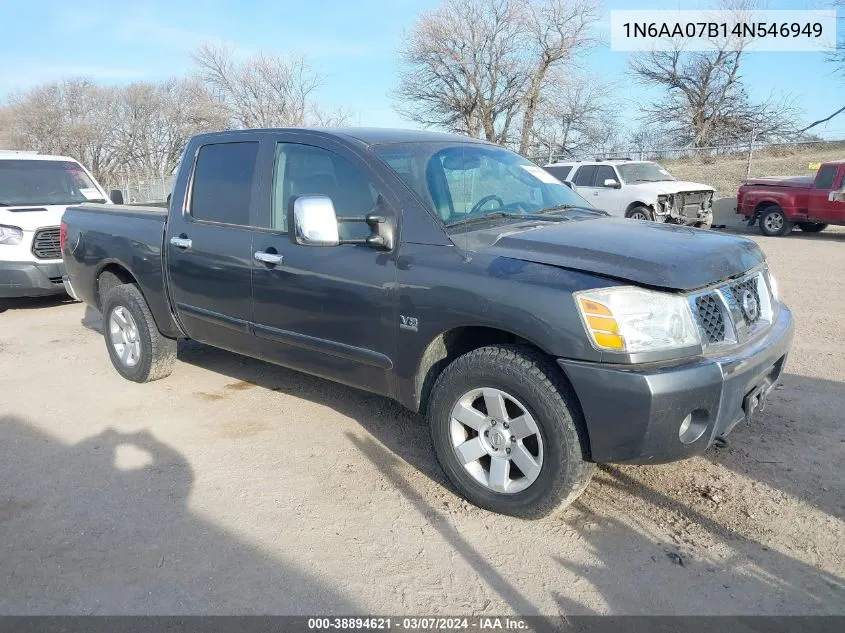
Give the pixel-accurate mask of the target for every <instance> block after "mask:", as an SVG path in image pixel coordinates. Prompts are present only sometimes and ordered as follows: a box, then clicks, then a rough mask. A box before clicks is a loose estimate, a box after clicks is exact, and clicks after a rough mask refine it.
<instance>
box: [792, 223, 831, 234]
mask: <svg viewBox="0 0 845 633" xmlns="http://www.w3.org/2000/svg"><path fill="white" fill-rule="evenodd" d="M797 226H798V228H799V229H801V230H802V231H804V233H821V232H822V231H824V230H825V229H826V228H827V226H828V225H827V224H821V223H819V222H798V223H797Z"/></svg>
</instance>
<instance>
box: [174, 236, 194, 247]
mask: <svg viewBox="0 0 845 633" xmlns="http://www.w3.org/2000/svg"><path fill="white" fill-rule="evenodd" d="M170 243H171V244H172V245H173V246H175V247H177V248H191V240H190V239H189V238H187V237H171V238H170Z"/></svg>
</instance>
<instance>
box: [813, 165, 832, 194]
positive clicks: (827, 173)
mask: <svg viewBox="0 0 845 633" xmlns="http://www.w3.org/2000/svg"><path fill="white" fill-rule="evenodd" d="M835 177H836V166H835V165H827V166H825V167H822V168H821V169H819V174H818V176H816V189H833V179H834V178H835Z"/></svg>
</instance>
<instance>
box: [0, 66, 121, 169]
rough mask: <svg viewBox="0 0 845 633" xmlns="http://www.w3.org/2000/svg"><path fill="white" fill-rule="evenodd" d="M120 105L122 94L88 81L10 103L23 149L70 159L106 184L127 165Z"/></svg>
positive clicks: (49, 88) (13, 98)
mask: <svg viewBox="0 0 845 633" xmlns="http://www.w3.org/2000/svg"><path fill="white" fill-rule="evenodd" d="M116 103H117V89H114V88H110V87H104V86H99V85H97V84H95V83H93V82H92V81H90V80H87V79H71V80H66V81H61V82H55V83H50V84H46V85H43V86H39V87H36V88H33V89H32V90H29V91H27V92H25V93H19V94H15V95H12V96H11V97H10V99H9V118H10V120H11V136H12V139H13V141H14V144H15V145H17V146H19V147H20V148H21V149H32V150H37V151H40V152H45V153H52V154H69V155H71V156H73V157H74V158H77V159H79V160H81V161H82V162H83V163H84V164H85V165H86V166H88V167H89V168H90V169H91V170H92V171H93V172H94V175H95V176H96V177H97V178H98V179H100V178H105V177H106V176H108V175H109V174H111V173H112V172H113V171H114V169H115V168H116V167H117V166H118V165H119V164H120V163H121V161H122V160H123V156H122V152H121V149H120V147H119V146H118V145H119V143H118V141H117V137H116V134H115V122H116V117H115V111H116Z"/></svg>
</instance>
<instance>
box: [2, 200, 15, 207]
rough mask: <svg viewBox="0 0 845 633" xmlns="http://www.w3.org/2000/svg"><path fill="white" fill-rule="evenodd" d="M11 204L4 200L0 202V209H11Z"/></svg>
mask: <svg viewBox="0 0 845 633" xmlns="http://www.w3.org/2000/svg"><path fill="white" fill-rule="evenodd" d="M11 206H12V203H11V202H6V201H5V200H0V207H11Z"/></svg>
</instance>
